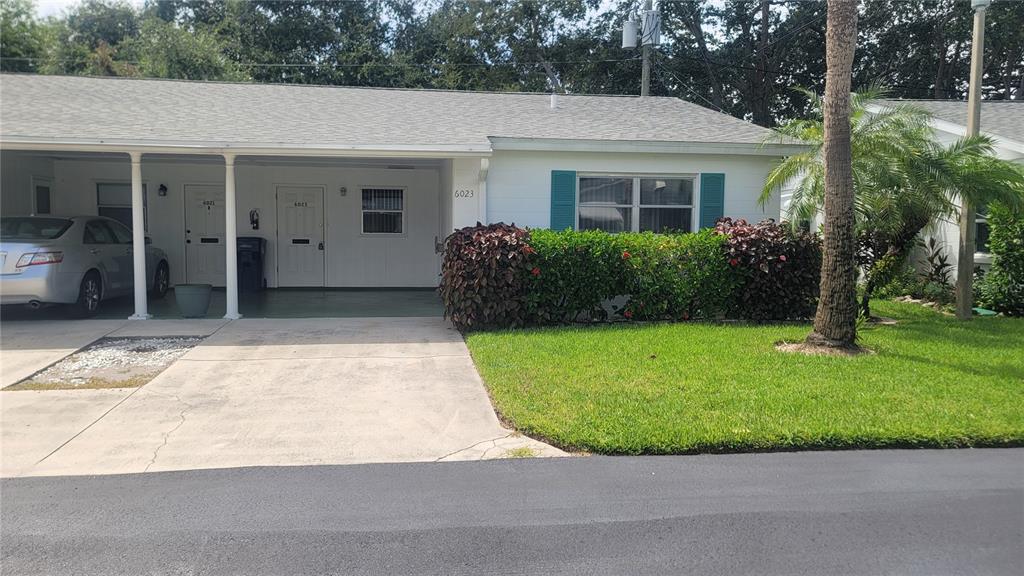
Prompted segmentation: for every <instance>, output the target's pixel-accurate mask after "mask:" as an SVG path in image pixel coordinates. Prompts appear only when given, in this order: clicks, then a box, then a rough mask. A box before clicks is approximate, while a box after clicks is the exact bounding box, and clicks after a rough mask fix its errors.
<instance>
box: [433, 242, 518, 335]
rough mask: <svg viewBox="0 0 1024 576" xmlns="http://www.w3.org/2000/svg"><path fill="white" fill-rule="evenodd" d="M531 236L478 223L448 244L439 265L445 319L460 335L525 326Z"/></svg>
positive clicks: (446, 243)
mask: <svg viewBox="0 0 1024 576" xmlns="http://www.w3.org/2000/svg"><path fill="white" fill-rule="evenodd" d="M529 239H530V233H529V231H527V230H524V229H522V228H516V227H515V226H509V225H507V224H490V225H488V226H484V225H482V224H479V223H478V224H477V225H476V226H474V227H469V228H462V229H461V230H456V231H455V232H453V233H452V234H451V235H450V236H448V238H447V239H446V240H445V248H444V262H443V264H442V266H441V286H440V291H441V299H442V300H443V301H444V314H445V317H447V318H448V319H449V320H451V321H452V323H453V324H454V325H455V327H456V328H458V329H460V330H480V329H485V328H509V327H516V326H522V325H524V324H525V323H526V308H525V306H524V294H525V292H526V274H528V273H529V269H528V267H527V266H528V259H529V256H530V253H531V252H532V251H533V248H531V247H530V245H529V244H528V241H529Z"/></svg>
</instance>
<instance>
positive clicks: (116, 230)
mask: <svg viewBox="0 0 1024 576" xmlns="http://www.w3.org/2000/svg"><path fill="white" fill-rule="evenodd" d="M103 223H104V224H106V226H107V227H108V228H110V232H111V233H112V234H113V235H114V241H115V242H117V244H118V248H119V249H118V250H115V251H114V257H115V258H116V259H117V262H118V267H119V268H121V269H122V270H124V271H125V282H126V284H125V285H124V286H123V287H122V289H123V290H124V291H125V292H130V291H132V287H133V286H134V285H135V284H134V278H135V256H134V253H135V247H134V245H133V243H132V231H131V230H130V229H129V228H128V227H127V226H125V225H124V224H121V223H120V222H118V221H117V220H104V221H103ZM146 270H147V275H146V279H147V281H148V279H149V278H151V277H152V276H151V275H150V274H148V270H149V267H148V262H147V268H146Z"/></svg>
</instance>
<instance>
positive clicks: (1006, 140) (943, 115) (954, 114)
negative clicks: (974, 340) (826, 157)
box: [868, 100, 1024, 278]
mask: <svg viewBox="0 0 1024 576" xmlns="http://www.w3.org/2000/svg"><path fill="white" fill-rule="evenodd" d="M900 103H904V104H905V103H909V104H913V105H914V106H916V107H918V108H921V109H923V110H926V111H927V112H928V113H930V114H931V115H932V122H931V125H932V129H933V130H934V133H935V140H936V141H937V142H939V143H941V144H946V145H948V144H952V143H953V142H955V141H957V140H958V139H960V138H963V137H964V135H965V134H967V102H964V101H961V100H879V101H878V102H877V103H875V104H872V105H870V106H869V108H868V110H869V111H872V110H879V109H881V108H882V107H886V106H893V105H895V104H900ZM980 130H981V133H982V134H983V135H986V136H989V137H991V138H992V140H993V142H994V153H995V155H996V157H998V158H1002V159H1004V160H1012V161H1014V162H1019V163H1021V164H1024V101H1021V100H985V101H983V102H982V103H981V127H980ZM975 226H976V234H975V237H976V246H977V252H975V254H974V263H975V265H977V266H981V267H983V268H987V267H988V266H989V265H990V264H991V263H992V255H991V254H990V253H989V251H988V245H987V239H988V224H987V223H986V221H985V214H984V210H983V209H982V210H981V211H979V213H978V214H977V218H976V219H975ZM931 237H934V238H935V239H936V240H938V241H939V244H940V245H941V246H942V247H943V254H945V255H946V257H947V259H948V261H949V262H950V263H951V264H952V265H953V268H952V269H951V273H950V277H951V278H955V277H956V269H957V268H956V267H957V261H958V259H959V258H958V256H959V254H958V252H959V246H960V224H959V221H958V220H957V219H956V218H947V219H944V220H943V221H942V222H940V223H939V224H938V225H937V226H934V227H933V228H932V229H931V230H927V231H926V232H925V238H926V239H927V238H931Z"/></svg>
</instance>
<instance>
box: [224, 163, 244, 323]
mask: <svg viewBox="0 0 1024 576" xmlns="http://www.w3.org/2000/svg"><path fill="white" fill-rule="evenodd" d="M235 212H236V210H235V155H234V154H225V155H224V249H225V250H227V254H226V255H225V256H226V263H227V265H226V266H225V268H226V273H227V278H226V279H225V282H224V291H225V293H226V294H225V299H226V300H227V311H226V313H225V314H224V318H227V319H228V320H237V319H239V318H241V317H242V315H241V314H239V313H238V216H237V215H236V214H235Z"/></svg>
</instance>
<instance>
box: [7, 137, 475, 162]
mask: <svg viewBox="0 0 1024 576" xmlns="http://www.w3.org/2000/svg"><path fill="white" fill-rule="evenodd" d="M0 150H40V151H49V152H121V153H128V152H139V153H142V154H203V155H207V154H213V155H224V154H234V155H236V156H306V157H330V158H338V157H353V158H437V157H445V158H451V157H456V156H472V157H480V156H490V154H491V147H490V146H488V145H486V144H479V145H477V144H455V145H401V144H400V145H349V146H328V147H323V146H304V145H301V144H274V143H268V144H263V143H255V144H237V143H230V142H203V143H195V142H174V141H162V142H153V141H147V140H97V141H83V140H64V139H57V138H54V139H48V138H37V137H26V136H0Z"/></svg>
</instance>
